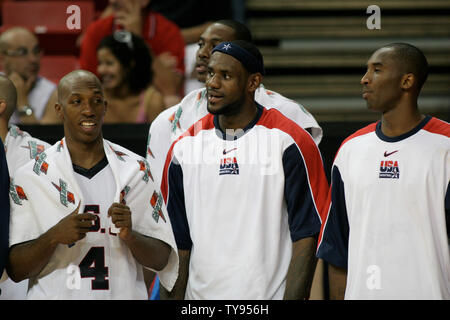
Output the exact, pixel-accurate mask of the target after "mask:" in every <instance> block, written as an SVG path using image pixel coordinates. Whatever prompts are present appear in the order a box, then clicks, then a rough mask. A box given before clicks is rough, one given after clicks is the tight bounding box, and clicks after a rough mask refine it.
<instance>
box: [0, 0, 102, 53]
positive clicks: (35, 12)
mask: <svg viewBox="0 0 450 320" xmlns="http://www.w3.org/2000/svg"><path fill="white" fill-rule="evenodd" d="M71 6H72V7H71ZM73 6H77V7H73ZM77 13H79V20H77V19H75V15H74V14H77ZM94 19H95V5H94V2H93V1H6V2H4V3H3V8H2V22H3V26H2V28H1V30H2V31H4V30H6V29H8V28H10V27H13V26H22V27H26V28H28V29H30V30H31V31H33V32H34V33H36V34H37V36H38V38H39V40H40V42H41V46H42V47H43V48H44V50H45V52H46V53H50V54H73V55H76V54H77V53H78V48H77V46H76V40H77V37H78V36H79V35H80V34H81V33H82V32H83V31H85V30H86V28H87V26H88V25H89V24H90V23H91V22H92V21H94ZM78 21H79V25H78V24H77V23H76V22H78Z"/></svg>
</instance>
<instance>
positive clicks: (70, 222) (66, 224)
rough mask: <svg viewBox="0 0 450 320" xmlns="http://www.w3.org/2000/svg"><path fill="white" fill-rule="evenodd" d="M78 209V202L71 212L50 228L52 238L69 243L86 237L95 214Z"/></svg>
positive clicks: (58, 241)
mask: <svg viewBox="0 0 450 320" xmlns="http://www.w3.org/2000/svg"><path fill="white" fill-rule="evenodd" d="M79 209H80V203H78V207H77V208H76V209H75V210H74V211H73V212H72V213H70V214H69V215H67V216H66V217H64V218H63V219H61V220H60V221H59V222H58V223H57V224H56V225H55V226H54V227H53V228H51V229H50V232H51V233H52V240H54V241H55V242H56V243H59V244H69V245H70V244H73V243H75V242H77V241H79V240H81V239H83V238H84V237H86V233H87V232H89V229H90V228H91V227H92V225H93V223H94V220H96V219H97V216H96V215H94V214H91V213H78V210H79Z"/></svg>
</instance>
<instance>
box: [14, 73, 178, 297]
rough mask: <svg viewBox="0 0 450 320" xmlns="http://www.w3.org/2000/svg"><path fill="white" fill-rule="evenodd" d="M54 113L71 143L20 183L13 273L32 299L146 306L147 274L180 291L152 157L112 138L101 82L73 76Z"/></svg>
mask: <svg viewBox="0 0 450 320" xmlns="http://www.w3.org/2000/svg"><path fill="white" fill-rule="evenodd" d="M58 99H59V102H58V104H56V106H55V110H56V112H57V113H58V115H59V117H60V118H61V120H62V122H63V124H64V134H65V137H64V138H63V139H62V140H61V141H59V142H58V143H56V144H55V145H53V146H52V147H51V148H49V149H48V150H46V151H45V152H44V153H41V154H40V155H39V156H38V157H36V159H35V161H32V162H29V163H27V164H26V165H25V166H24V167H22V168H20V169H19V170H18V172H17V174H16V175H15V177H14V180H13V181H12V182H11V192H10V197H11V205H12V213H11V233H10V246H11V247H10V253H9V265H8V269H7V271H8V274H9V276H10V277H11V278H12V279H13V280H14V281H20V280H22V279H26V278H30V288H29V291H28V296H27V298H29V299H87V298H92V299H146V298H147V292H146V287H145V283H144V279H143V267H145V268H150V269H152V270H157V271H158V272H159V275H160V278H161V281H162V282H163V283H165V285H168V286H169V287H171V286H172V285H173V284H174V282H175V280H176V277H177V270H178V257H177V252H176V251H177V250H176V246H175V243H174V238H173V233H172V230H171V225H170V221H169V219H166V217H167V213H166V209H165V207H164V204H163V203H162V199H161V196H160V193H159V192H157V191H156V189H155V186H154V184H153V181H152V176H151V172H150V169H149V167H148V164H147V163H146V161H145V159H144V158H142V157H140V156H138V155H136V154H134V153H133V152H131V151H129V150H127V149H125V148H122V147H120V146H118V145H116V144H114V143H111V142H109V141H107V140H104V139H103V136H102V123H103V117H104V115H105V112H106V106H107V104H106V101H105V100H104V98H103V91H102V88H101V84H100V81H99V80H98V78H97V77H96V76H95V75H94V74H92V73H90V72H88V71H84V70H76V71H73V72H71V73H69V74H67V75H66V76H64V77H63V78H62V79H61V81H60V83H59V85H58Z"/></svg>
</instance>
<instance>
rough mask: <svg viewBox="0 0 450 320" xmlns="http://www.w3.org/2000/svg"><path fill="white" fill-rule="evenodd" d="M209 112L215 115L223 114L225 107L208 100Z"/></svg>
mask: <svg viewBox="0 0 450 320" xmlns="http://www.w3.org/2000/svg"><path fill="white" fill-rule="evenodd" d="M206 109H207V110H208V112H209V113H211V114H213V115H219V114H222V113H223V112H222V110H223V107H222V106H221V105H219V104H218V103H210V102H208V105H207V107H206Z"/></svg>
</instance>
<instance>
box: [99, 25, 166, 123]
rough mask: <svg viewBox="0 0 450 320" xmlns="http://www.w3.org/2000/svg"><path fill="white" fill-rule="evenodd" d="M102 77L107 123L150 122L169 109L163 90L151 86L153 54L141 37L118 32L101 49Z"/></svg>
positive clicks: (105, 39) (100, 65)
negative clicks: (166, 105) (166, 108)
mask: <svg viewBox="0 0 450 320" xmlns="http://www.w3.org/2000/svg"><path fill="white" fill-rule="evenodd" d="M97 59H98V66H97V73H98V75H99V76H100V79H101V82H102V85H103V89H104V93H105V98H106V100H107V101H108V111H107V112H106V116H105V123H118V122H128V123H134V122H135V123H146V122H152V121H153V119H154V118H156V116H157V115H158V114H159V113H160V112H161V111H163V110H165V105H164V100H163V97H162V95H161V93H160V92H159V91H158V90H157V89H156V88H155V87H154V86H153V85H151V81H152V71H151V62H152V57H151V55H150V52H149V50H148V47H147V45H146V44H145V42H144V40H143V39H142V38H141V37H138V36H135V35H134V34H132V33H130V32H128V31H116V32H115V33H114V34H113V35H111V36H107V37H105V38H104V39H103V40H102V41H101V42H100V45H99V46H98V49H97Z"/></svg>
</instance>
